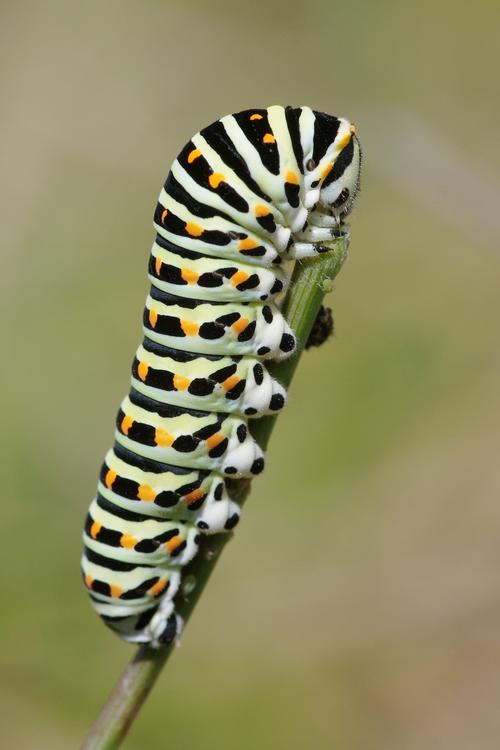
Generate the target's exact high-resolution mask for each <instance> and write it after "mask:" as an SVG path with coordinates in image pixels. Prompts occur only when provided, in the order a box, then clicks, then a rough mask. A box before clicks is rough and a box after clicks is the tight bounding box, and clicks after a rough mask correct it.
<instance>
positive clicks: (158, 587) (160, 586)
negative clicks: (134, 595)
mask: <svg viewBox="0 0 500 750" xmlns="http://www.w3.org/2000/svg"><path fill="white" fill-rule="evenodd" d="M166 586H167V582H166V581H165V580H163V581H161V580H160V581H157V582H156V583H155V584H153V586H151V588H150V589H148V594H151V596H159V595H160V594H161V592H162V591H164V590H165V588H166Z"/></svg>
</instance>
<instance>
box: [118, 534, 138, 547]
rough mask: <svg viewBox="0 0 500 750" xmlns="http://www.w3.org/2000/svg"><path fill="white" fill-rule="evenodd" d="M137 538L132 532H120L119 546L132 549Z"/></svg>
mask: <svg viewBox="0 0 500 750" xmlns="http://www.w3.org/2000/svg"><path fill="white" fill-rule="evenodd" d="M137 542H138V540H137V539H136V538H135V536H132V534H122V535H121V537H120V546H121V547H125V548H126V549H133V548H134V547H135V545H136V544H137Z"/></svg>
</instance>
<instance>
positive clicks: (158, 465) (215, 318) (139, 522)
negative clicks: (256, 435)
mask: <svg viewBox="0 0 500 750" xmlns="http://www.w3.org/2000/svg"><path fill="white" fill-rule="evenodd" d="M360 153H361V152H360V147H359V142H358V140H357V137H356V135H355V128H354V126H353V125H352V124H351V123H350V122H349V121H348V120H345V119H342V118H340V119H339V118H336V117H333V116H331V115H327V114H324V113H321V112H316V111H314V110H312V109H310V108H309V107H298V108H292V107H280V106H273V107H269V108H267V109H250V110H245V111H243V112H238V113H236V114H233V115H228V116H227V117H223V118H222V119H220V120H217V121H216V122H214V123H212V124H211V125H209V126H208V127H206V128H204V129H203V130H201V131H200V132H199V133H197V134H196V135H195V136H193V138H191V140H190V141H189V142H188V143H187V144H186V146H185V147H184V148H183V149H182V150H181V152H180V154H179V156H178V157H177V158H176V160H175V161H174V163H173V165H172V168H171V171H170V172H169V175H168V176H167V180H166V182H165V185H164V187H163V188H162V190H161V193H160V196H159V199H158V204H157V206H156V210H155V213H154V220H153V223H154V226H155V229H156V232H157V236H156V239H155V241H154V244H153V247H152V250H151V255H150V259H149V265H148V276H149V280H150V282H151V289H150V293H149V295H148V298H147V300H146V306H145V310H144V315H143V331H144V340H143V342H142V343H141V344H140V346H139V348H138V349H137V352H136V355H135V357H134V360H133V363H132V374H131V390H130V393H129V394H128V396H127V397H126V398H125V399H124V400H123V401H122V403H121V406H120V409H119V411H118V415H117V419H116V431H115V444H114V447H113V448H112V449H111V450H110V451H108V453H107V455H106V458H105V460H104V463H103V466H102V468H101V472H100V476H99V481H98V488H97V494H96V497H95V498H94V500H93V501H92V504H91V506H90V509H89V513H88V516H87V520H86V522H85V529H84V554H83V558H82V574H83V578H84V582H85V586H86V588H87V590H88V593H89V595H90V598H91V601H92V604H93V606H94V608H95V610H96V612H97V613H98V614H99V615H100V616H101V617H102V619H103V620H104V621H105V622H106V624H108V625H109V626H110V627H111V628H112V629H113V630H114V631H115V632H116V633H117V634H118V635H119V636H121V637H122V638H124V639H125V640H128V641H130V642H133V643H149V644H151V645H152V646H154V647H160V646H163V645H168V644H169V643H171V642H172V641H173V640H174V639H175V638H176V636H177V635H178V633H179V632H180V629H181V627H182V621H181V619H180V617H179V616H178V615H177V613H176V611H175V595H176V593H177V591H178V590H179V586H180V585H181V581H182V574H183V569H184V567H185V566H186V565H187V563H189V562H190V561H191V560H192V559H193V558H194V557H195V556H196V554H197V552H198V548H199V544H200V539H201V535H202V534H214V533H220V532H222V531H229V530H230V529H232V528H234V526H235V525H236V524H237V523H238V520H239V518H240V510H239V507H238V505H237V504H236V503H235V502H234V501H233V500H232V499H231V497H230V494H229V492H228V490H227V485H226V480H227V479H228V478H231V479H239V478H243V477H249V476H252V475H255V474H258V473H260V472H261V471H262V470H263V468H264V457H263V454H262V451H261V449H260V447H259V446H258V445H257V443H256V442H255V440H254V439H253V438H252V437H251V435H250V432H249V430H248V420H249V419H255V418H259V417H261V416H262V415H264V414H270V413H275V412H277V411H279V410H280V409H281V408H283V406H284V405H285V403H286V392H285V389H284V388H283V386H282V385H281V384H280V383H279V382H277V381H276V379H274V378H273V377H272V376H271V375H270V374H269V372H268V370H267V366H266V363H267V362H269V361H277V360H280V359H284V358H286V357H289V356H290V355H291V354H292V353H293V351H294V348H295V337H294V334H293V331H292V330H291V329H290V327H289V326H288V324H287V323H286V321H285V320H284V318H283V315H282V313H281V311H280V300H281V299H282V294H283V292H284V291H285V290H286V288H287V284H288V274H287V270H286V264H285V266H283V265H282V264H283V261H287V260H294V259H297V258H305V257H311V256H314V255H316V254H318V253H321V252H324V251H325V249H326V248H325V245H324V243H328V242H329V241H330V240H331V239H332V237H334V236H338V235H339V234H340V233H342V232H343V231H345V225H344V219H345V217H346V216H347V215H348V213H349V212H350V210H351V208H352V205H353V202H354V199H355V197H356V194H357V191H358V188H359V171H360V158H361V157H360Z"/></svg>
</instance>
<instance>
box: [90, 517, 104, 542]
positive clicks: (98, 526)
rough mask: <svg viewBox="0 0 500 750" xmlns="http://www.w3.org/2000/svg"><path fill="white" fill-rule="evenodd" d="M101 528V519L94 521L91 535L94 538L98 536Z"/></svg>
mask: <svg viewBox="0 0 500 750" xmlns="http://www.w3.org/2000/svg"><path fill="white" fill-rule="evenodd" d="M101 529H102V523H99V521H94V523H93V524H92V526H91V527H90V536H91V537H92V539H95V538H96V536H97V535H98V533H99V532H100V530H101Z"/></svg>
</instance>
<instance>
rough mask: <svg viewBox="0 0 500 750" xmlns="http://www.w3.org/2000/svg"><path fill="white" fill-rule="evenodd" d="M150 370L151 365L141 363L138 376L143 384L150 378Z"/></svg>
mask: <svg viewBox="0 0 500 750" xmlns="http://www.w3.org/2000/svg"><path fill="white" fill-rule="evenodd" d="M148 370H149V365H147V364H146V362H139V366H138V368H137V374H138V375H139V377H140V379H141V380H142V382H143V383H144V381H145V380H146V378H147V376H148Z"/></svg>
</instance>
